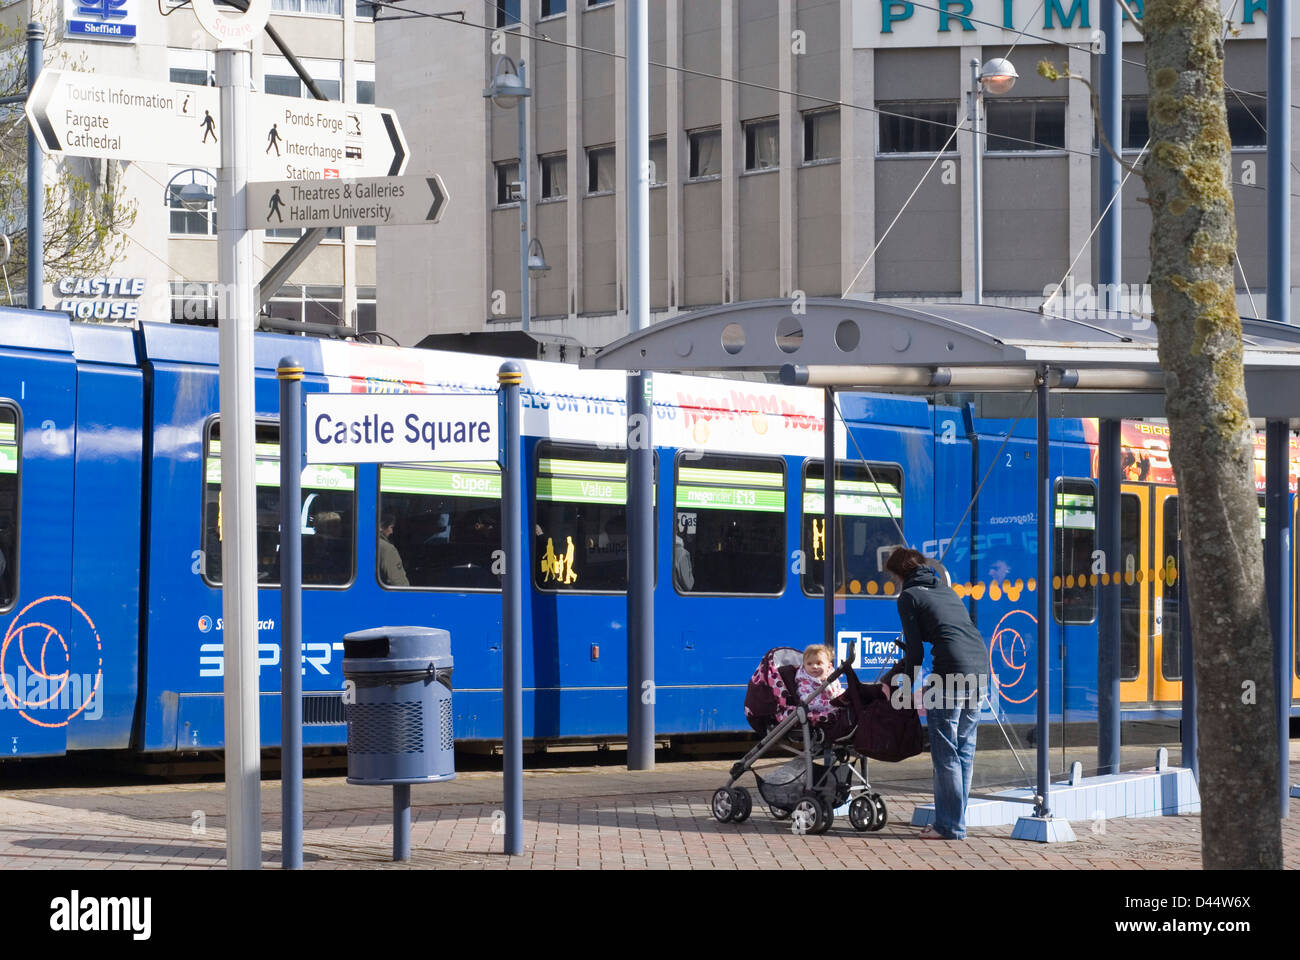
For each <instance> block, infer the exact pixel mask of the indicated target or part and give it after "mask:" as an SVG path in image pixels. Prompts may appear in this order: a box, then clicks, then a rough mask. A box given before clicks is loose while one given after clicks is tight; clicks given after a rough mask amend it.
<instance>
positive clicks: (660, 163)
mask: <svg viewBox="0 0 1300 960" xmlns="http://www.w3.org/2000/svg"><path fill="white" fill-rule="evenodd" d="M667 182H668V140H667V139H666V138H664V137H656V138H655V139H654V140H651V141H650V185H651V186H652V187H653V186H657V185H659V184H661V183H667Z"/></svg>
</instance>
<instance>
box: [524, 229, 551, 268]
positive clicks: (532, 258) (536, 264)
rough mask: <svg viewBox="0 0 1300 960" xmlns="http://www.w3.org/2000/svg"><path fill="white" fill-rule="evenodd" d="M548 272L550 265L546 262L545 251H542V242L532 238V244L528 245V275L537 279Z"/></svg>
mask: <svg viewBox="0 0 1300 960" xmlns="http://www.w3.org/2000/svg"><path fill="white" fill-rule="evenodd" d="M550 271H551V265H550V264H549V263H547V262H546V251H545V250H543V249H542V241H540V240H538V239H537V238H536V237H533V242H532V243H530V244H529V245H528V275H529V276H530V277H537V276H541V275H542V274H544V273H550Z"/></svg>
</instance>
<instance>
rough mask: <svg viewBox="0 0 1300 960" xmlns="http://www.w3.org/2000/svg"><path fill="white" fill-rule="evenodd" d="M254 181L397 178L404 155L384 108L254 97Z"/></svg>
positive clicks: (396, 129) (398, 128)
mask: <svg viewBox="0 0 1300 960" xmlns="http://www.w3.org/2000/svg"><path fill="white" fill-rule="evenodd" d="M250 104H251V106H250V110H249V113H250V115H251V120H250V124H251V133H250V135H251V136H252V137H253V138H254V146H253V151H252V153H253V163H252V170H251V171H250V174H249V176H250V178H251V179H254V180H341V179H346V178H349V177H382V176H390V177H393V176H397V175H399V174H401V172H402V171H403V170H405V169H406V162H407V160H408V159H409V151H408V150H407V146H406V138H405V137H403V136H402V128H401V126H400V125H399V124H398V122H397V114H395V113H394V112H393V111H392V110H388V109H385V108H383V107H372V106H366V105H361V104H355V103H347V104H344V103H335V102H334V101H325V100H303V99H300V98H298V97H277V96H275V95H273V94H265V93H263V94H254V95H253V96H252V98H251V100H250Z"/></svg>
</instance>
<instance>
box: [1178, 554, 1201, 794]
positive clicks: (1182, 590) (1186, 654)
mask: <svg viewBox="0 0 1300 960" xmlns="http://www.w3.org/2000/svg"><path fill="white" fill-rule="evenodd" d="M1188 573H1189V572H1188V569H1187V551H1186V550H1184V549H1183V539H1182V537H1179V538H1178V628H1179V631H1180V633H1181V634H1182V635H1181V636H1180V637H1179V641H1180V642H1181V643H1182V663H1183V719H1182V735H1183V766H1184V767H1188V768H1190V769H1191V771H1192V776H1193V777H1194V778H1195V779H1196V782H1197V783H1200V782H1201V764H1200V760H1199V759H1198V758H1197V752H1198V749H1199V744H1198V741H1197V736H1196V659H1195V657H1196V650H1195V645H1194V644H1193V642H1192V596H1191V590H1192V578H1191V577H1190V576H1189V575H1188Z"/></svg>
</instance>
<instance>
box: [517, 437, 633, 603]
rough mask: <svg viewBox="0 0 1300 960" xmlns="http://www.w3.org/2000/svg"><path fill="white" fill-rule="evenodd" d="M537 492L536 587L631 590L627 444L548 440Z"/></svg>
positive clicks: (540, 450)
mask: <svg viewBox="0 0 1300 960" xmlns="http://www.w3.org/2000/svg"><path fill="white" fill-rule="evenodd" d="M657 474H658V469H657V461H656V476H657ZM533 494H534V499H533V520H534V523H535V527H534V530H533V534H534V535H533V561H532V569H533V584H534V586H536V588H537V589H538V590H546V591H565V592H569V593H621V592H624V591H626V590H627V451H626V450H623V449H619V450H601V449H598V448H596V447H589V446H583V445H579V444H567V443H554V442H552V441H550V440H543V441H542V442H541V443H539V444H538V445H537V459H536V466H535V469H534V472H533Z"/></svg>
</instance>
